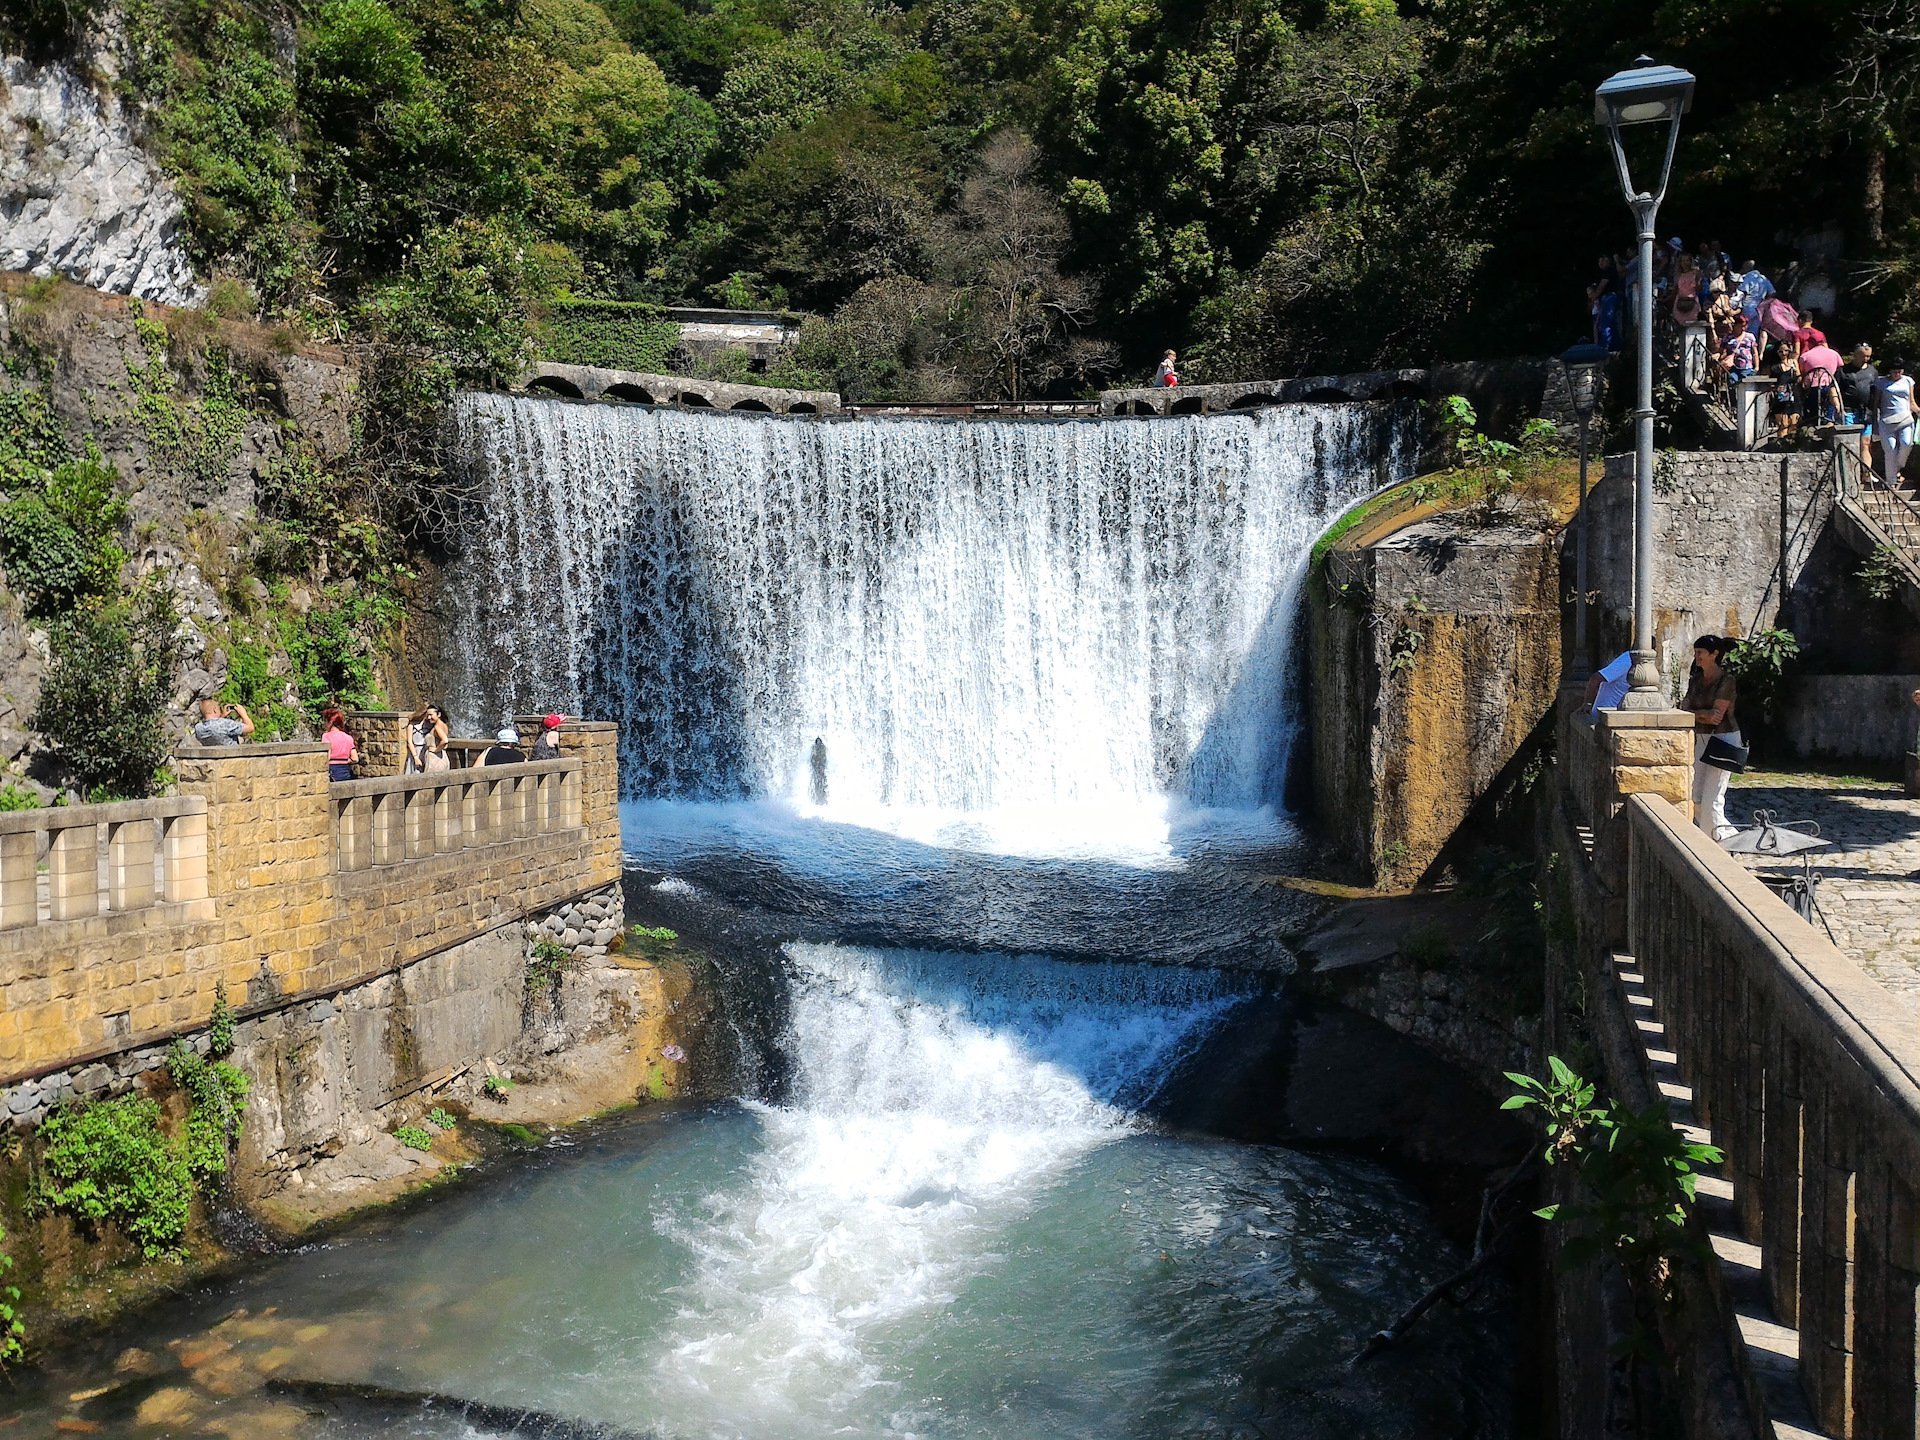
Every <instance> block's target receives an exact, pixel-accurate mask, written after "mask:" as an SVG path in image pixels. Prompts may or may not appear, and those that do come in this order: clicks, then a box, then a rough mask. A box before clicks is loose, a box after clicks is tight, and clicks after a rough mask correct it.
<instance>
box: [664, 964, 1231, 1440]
mask: <svg viewBox="0 0 1920 1440" xmlns="http://www.w3.org/2000/svg"><path fill="white" fill-rule="evenodd" d="M787 953H788V956H789V958H790V961H791V965H790V972H791V973H790V982H791V987H792V996H791V1006H790V1012H789V1018H788V1022H787V1029H786V1034H785V1036H784V1041H783V1043H784V1048H785V1049H786V1050H787V1051H788V1054H789V1058H790V1059H791V1061H792V1064H793V1068H794V1087H793V1096H792V1099H791V1102H790V1103H789V1104H786V1105H782V1106H779V1107H774V1106H768V1105H756V1106H754V1107H753V1109H754V1111H755V1112H756V1115H757V1118H758V1121H759V1126H760V1134H761V1146H760V1149H759V1151H758V1153H757V1154H755V1156H754V1157H753V1160H752V1162H751V1164H750V1166H748V1167H747V1169H746V1171H745V1173H743V1174H741V1175H739V1176H737V1177H736V1178H734V1179H732V1181H731V1183H729V1184H728V1185H727V1186H725V1187H723V1188H722V1189H721V1190H719V1191H718V1192H716V1193H714V1194H711V1195H708V1196H706V1197H704V1198H702V1199H700V1200H699V1201H698V1203H690V1204H687V1205H684V1206H682V1207H680V1208H678V1209H676V1210H673V1211H669V1212H667V1213H663V1214H661V1215H660V1216H659V1217H658V1218H657V1219H656V1227H657V1228H658V1229H659V1230H660V1231H661V1232H662V1233H663V1234H665V1235H666V1236H667V1237H668V1238H669V1239H670V1240H672V1241H674V1242H676V1243H677V1244H678V1245H681V1246H683V1247H685V1249H686V1250H687V1252H688V1253H689V1254H690V1255H691V1256H692V1257H693V1263H692V1266H691V1268H690V1272H689V1274H688V1276H687V1278H686V1279H685V1280H684V1281H683V1283H682V1284H681V1285H680V1286H679V1287H678V1289H677V1291H676V1292H675V1294H674V1296H673V1297H672V1298H673V1301H674V1303H675V1305H676V1310H677V1314H676V1319H675V1324H674V1327H673V1328H674V1333H675V1335H676V1337H677V1340H676V1343H675V1344H674V1345H673V1346H672V1348H671V1349H670V1350H669V1351H667V1352H666V1353H665V1354H663V1355H661V1356H660V1357H659V1359H658V1362H657V1364H656V1366H655V1369H654V1372H653V1374H652V1375H651V1376H650V1377H648V1380H647V1385H646V1388H647V1391H648V1393H649V1396H650V1398H651V1399H652V1400H653V1401H654V1402H655V1403H657V1404H658V1405H659V1406H660V1407H661V1410H662V1412H663V1413H664V1414H665V1415H671V1416H672V1417H673V1420H674V1422H675V1424H674V1425H673V1427H672V1433H676V1434H678V1433H686V1434H695V1433H698V1434H716V1435H718V1434H735V1433H742V1432H744V1433H747V1434H759V1435H789V1436H802V1435H814V1434H819V1435H829V1434H836V1433H855V1432H856V1431H857V1432H858V1433H881V1432H884V1433H890V1434H891V1433H896V1427H898V1432H899V1433H909V1434H911V1433H918V1432H919V1431H920V1426H918V1425H916V1424H903V1423H901V1419H900V1417H899V1416H897V1415H893V1414H890V1412H891V1411H893V1409H894V1407H895V1406H896V1405H898V1404H899V1403H900V1402H899V1400H898V1399H897V1398H894V1392H895V1391H896V1390H897V1388H898V1382H899V1378H900V1374H901V1372H902V1370H903V1369H904V1368H906V1367H907V1366H909V1365H911V1364H912V1363H915V1362H913V1361H912V1359H911V1357H913V1356H914V1355H915V1354H917V1353H918V1351H919V1350H920V1349H921V1348H922V1347H923V1346H924V1345H925V1344H926V1343H927V1342H928V1340H930V1339H932V1338H933V1337H935V1336H936V1335H937V1334H938V1333H939V1331H940V1327H941V1326H943V1325H944V1324H946V1323H948V1318H949V1315H950V1307H951V1306H952V1305H953V1304H954V1303H955V1302H956V1301H957V1300H958V1299H959V1298H960V1297H961V1296H962V1295H963V1294H965V1293H967V1292H969V1291H970V1290H971V1291H976V1292H977V1291H978V1290H980V1289H982V1288H985V1289H992V1288H995V1287H997V1286H998V1285H1000V1284H1002V1283H1017V1275H1015V1276H1004V1274H1003V1272H1005V1271H1007V1270H1008V1268H1009V1266H1010V1265H1012V1264H1016V1263H1017V1262H1014V1261H1012V1259H1011V1257H1009V1255H1008V1254H1007V1253H1006V1249H1007V1247H1008V1246H1009V1245H1010V1244H1012V1243H1014V1242H1013V1240H1012V1237H1011V1236H1010V1234H1009V1232H1010V1231H1011V1230H1014V1229H1016V1228H1018V1227H1021V1226H1023V1225H1027V1224H1030V1223H1031V1219H1032V1216H1033V1215H1034V1212H1035V1211H1036V1209H1037V1208H1043V1207H1044V1206H1045V1205H1046V1204H1047V1199H1046V1197H1047V1196H1048V1195H1049V1193H1050V1192H1052V1191H1055V1190H1056V1189H1057V1187H1058V1186H1060V1185H1061V1183H1062V1182H1063V1179H1064V1177H1065V1176H1066V1175H1067V1173H1068V1172H1069V1171H1070V1170H1071V1169H1072V1167H1073V1166H1075V1165H1076V1164H1077V1163H1079V1162H1080V1161H1081V1160H1082V1159H1083V1158H1084V1157H1086V1156H1088V1155H1089V1154H1090V1153H1091V1152H1093V1151H1095V1150H1097V1149H1099V1148H1101V1147H1103V1146H1105V1145H1107V1144H1109V1143H1111V1142H1113V1141H1115V1140H1119V1139H1121V1138H1123V1137H1125V1136H1128V1135H1130V1134H1136V1133H1139V1131H1140V1129H1141V1127H1140V1125H1139V1122H1138V1121H1137V1120H1135V1119H1134V1118H1133V1115H1134V1112H1135V1110H1136V1109H1137V1108H1138V1107H1139V1106H1141V1105H1143V1104H1145V1103H1146V1102H1147V1101H1149V1100H1150V1099H1152V1098H1153V1096H1154V1094H1155V1092H1156V1091H1157V1090H1158V1089H1159V1088H1160V1086H1161V1084H1162V1082H1163V1081H1164V1080H1165V1079H1166V1077H1167V1076H1168V1074H1169V1073H1170V1072H1171V1071H1172V1070H1173V1069H1174V1068H1175V1067H1176V1066H1177V1065H1178V1063H1179V1062H1180V1060H1181V1059H1182V1058H1184V1057H1185V1056H1187V1055H1189V1054H1191V1053H1192V1052H1193V1050H1194V1049H1195V1047H1197V1046H1199V1045H1200V1044H1202V1043H1203V1042H1204V1041H1205V1039H1206V1037H1207V1036H1208V1034H1210V1033H1211V1032H1212V1031H1213V1030H1214V1028H1215V1027H1216V1026H1217V1025H1218V1024H1219V1023H1220V1021H1221V1020H1222V1018H1223V1017H1225V1015H1226V1014H1227V1013H1228V1012H1230V1011H1231V1010H1232V1009H1233V1008H1234V1007H1235V1006H1237V1005H1239V1004H1241V1003H1242V1002H1243V1001H1245V1000H1246V999H1247V998H1249V996H1250V995H1252V994H1254V993H1256V990H1257V986H1256V984H1255V983H1254V982H1252V981H1251V980H1250V979H1249V978H1248V977H1245V976H1240V977H1235V976H1230V975H1226V974H1224V973H1222V972H1219V971H1206V970H1188V969H1178V968H1173V967H1164V966H1151V965H1099V966H1091V965H1077V964H1072V963H1067V962H1061V961H1055V960H1047V959H1044V958H1042V957H1038V956H1017V957H1016V956H1009V955H964V956H963V955H951V954H939V953H933V952H924V951H903V950H874V949H866V948H862V947H853V946H841V945H815V944H792V945H789V946H788V947H787ZM1190 1183H1192V1184H1194V1185H1195V1186H1196V1187H1198V1186H1199V1185H1201V1184H1203V1183H1204V1182H1203V1181H1202V1180H1201V1179H1200V1177H1198V1176H1197V1175H1196V1176H1194V1177H1191V1179H1190ZM1186 1198H1188V1199H1191V1198H1192V1197H1191V1196H1189V1197H1186ZM1208 1199H1209V1202H1211V1199H1212V1197H1211V1196H1209V1197H1208ZM995 1277H1002V1278H995ZM1054 1343H1056V1344H1058V1343H1060V1342H1059V1339H1058V1337H1056V1339H1055V1342H1054ZM932 1428H933V1429H934V1431H936V1432H938V1431H939V1430H940V1429H941V1428H942V1427H938V1426H935V1427H932Z"/></svg>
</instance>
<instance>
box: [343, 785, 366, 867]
mask: <svg viewBox="0 0 1920 1440" xmlns="http://www.w3.org/2000/svg"><path fill="white" fill-rule="evenodd" d="M334 816H335V824H336V826H337V827H338V828H337V834H336V836H335V847H334V864H335V865H336V866H337V867H338V868H339V869H341V870H364V869H366V868H367V866H368V865H370V864H372V863H373V836H372V834H371V833H370V832H371V831H372V829H373V802H372V801H371V800H370V799H368V798H367V797H366V796H365V795H356V796H354V797H353V798H351V799H348V800H342V801H340V802H339V803H338V804H336V805H335V806H334Z"/></svg>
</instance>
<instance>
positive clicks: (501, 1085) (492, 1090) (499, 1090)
mask: <svg viewBox="0 0 1920 1440" xmlns="http://www.w3.org/2000/svg"><path fill="white" fill-rule="evenodd" d="M480 1093H481V1094H482V1095H485V1096H486V1097H487V1098H488V1099H489V1100H497V1101H499V1102H500V1103H501V1104H502V1105H504V1104H506V1103H507V1096H509V1095H511V1094H512V1093H513V1081H512V1080H511V1079H509V1078H508V1077H507V1076H505V1075H489V1076H487V1078H486V1079H485V1080H483V1081H481V1082H480Z"/></svg>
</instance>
